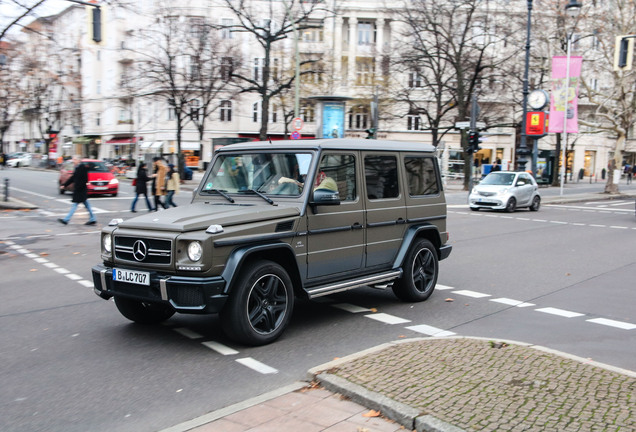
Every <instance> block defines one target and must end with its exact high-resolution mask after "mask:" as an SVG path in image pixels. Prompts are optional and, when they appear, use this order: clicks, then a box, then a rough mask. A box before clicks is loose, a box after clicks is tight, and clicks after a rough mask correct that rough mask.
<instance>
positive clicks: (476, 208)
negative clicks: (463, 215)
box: [470, 207, 479, 211]
mask: <svg viewBox="0 0 636 432" xmlns="http://www.w3.org/2000/svg"><path fill="white" fill-rule="evenodd" d="M470 209H471V210H472V211H479V207H471V208H470Z"/></svg>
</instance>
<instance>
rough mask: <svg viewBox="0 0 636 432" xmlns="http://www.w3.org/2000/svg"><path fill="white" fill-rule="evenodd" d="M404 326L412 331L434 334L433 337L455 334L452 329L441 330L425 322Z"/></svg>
mask: <svg viewBox="0 0 636 432" xmlns="http://www.w3.org/2000/svg"><path fill="white" fill-rule="evenodd" d="M406 328H407V329H409V330H413V331H414V332H418V333H422V334H425V335H428V336H435V337H446V336H453V335H454V334H455V333H453V332H452V331H446V330H442V329H439V328H437V327H432V326H429V325H426V324H420V325H415V326H410V327H406Z"/></svg>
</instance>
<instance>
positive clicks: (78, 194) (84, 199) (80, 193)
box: [57, 155, 97, 225]
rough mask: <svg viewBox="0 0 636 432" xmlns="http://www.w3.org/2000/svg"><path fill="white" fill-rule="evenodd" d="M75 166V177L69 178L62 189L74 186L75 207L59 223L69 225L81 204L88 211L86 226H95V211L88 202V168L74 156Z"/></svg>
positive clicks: (78, 157) (79, 158)
mask: <svg viewBox="0 0 636 432" xmlns="http://www.w3.org/2000/svg"><path fill="white" fill-rule="evenodd" d="M73 164H74V165H75V170H74V171H73V175H72V176H71V177H69V179H68V180H66V182H64V184H63V185H62V186H60V188H61V189H62V190H64V189H66V188H67V187H68V186H69V185H71V184H73V198H72V202H73V205H72V206H71V210H70V211H69V212H68V214H67V215H66V217H64V218H59V219H58V220H57V221H58V222H60V223H61V224H64V225H68V222H69V221H70V220H71V217H73V214H74V213H75V210H77V206H78V205H79V204H80V203H83V204H84V207H86V210H88V214H89V219H88V222H86V223H85V224H84V225H95V224H96V223H97V219H96V218H95V215H94V214H93V210H92V209H91V205H90V203H89V202H88V187H87V186H86V184H87V183H88V168H87V167H86V165H84V164H83V163H82V161H81V157H80V156H77V155H76V156H73Z"/></svg>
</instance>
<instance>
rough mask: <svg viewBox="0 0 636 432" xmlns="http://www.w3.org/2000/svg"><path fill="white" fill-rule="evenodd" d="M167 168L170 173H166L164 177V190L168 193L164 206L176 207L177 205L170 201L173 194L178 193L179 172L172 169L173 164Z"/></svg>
mask: <svg viewBox="0 0 636 432" xmlns="http://www.w3.org/2000/svg"><path fill="white" fill-rule="evenodd" d="M168 167H169V168H170V171H168V175H166V179H167V181H166V190H167V191H168V196H167V197H166V206H168V207H170V206H172V207H176V206H177V205H176V204H175V203H174V201H173V200H172V197H174V194H176V193H177V192H179V183H180V181H179V180H180V179H179V171H177V170H175V169H174V165H173V164H169V165H168Z"/></svg>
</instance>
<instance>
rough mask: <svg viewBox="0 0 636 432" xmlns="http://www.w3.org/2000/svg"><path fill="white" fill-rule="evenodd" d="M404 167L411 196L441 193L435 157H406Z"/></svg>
mask: <svg viewBox="0 0 636 432" xmlns="http://www.w3.org/2000/svg"><path fill="white" fill-rule="evenodd" d="M404 167H405V168H406V177H407V179H408V183H409V195H410V196H418V195H419V196H421V195H436V194H438V193H439V183H438V182H437V173H436V172H435V159H433V158H432V157H405V158H404Z"/></svg>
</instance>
